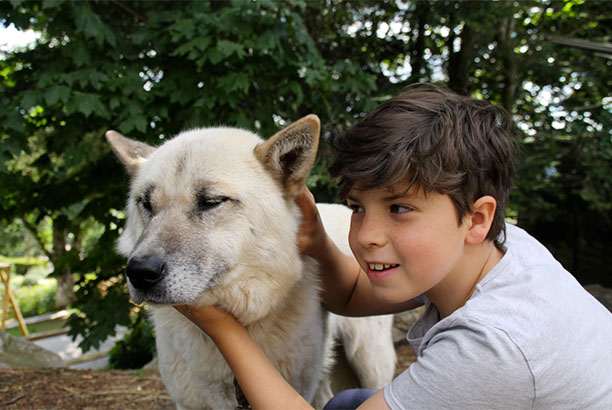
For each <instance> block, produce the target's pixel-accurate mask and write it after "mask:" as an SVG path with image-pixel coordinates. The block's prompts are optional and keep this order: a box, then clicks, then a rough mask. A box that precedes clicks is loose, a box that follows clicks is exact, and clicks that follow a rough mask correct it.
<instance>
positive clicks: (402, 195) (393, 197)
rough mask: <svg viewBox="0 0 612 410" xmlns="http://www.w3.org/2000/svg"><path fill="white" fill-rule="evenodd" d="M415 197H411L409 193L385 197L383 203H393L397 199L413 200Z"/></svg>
mask: <svg viewBox="0 0 612 410" xmlns="http://www.w3.org/2000/svg"><path fill="white" fill-rule="evenodd" d="M413 197H414V195H411V194H410V193H409V192H400V193H397V194H389V195H387V196H384V197H383V201H386V202H391V201H395V200H397V199H406V198H413Z"/></svg>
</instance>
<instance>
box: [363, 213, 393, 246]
mask: <svg viewBox="0 0 612 410" xmlns="http://www.w3.org/2000/svg"><path fill="white" fill-rule="evenodd" d="M356 239H357V242H358V243H359V245H361V246H363V247H364V248H370V247H376V246H377V247H382V246H385V245H386V243H387V235H386V234H385V231H384V228H383V224H382V221H380V220H378V218H375V217H371V216H367V215H364V217H363V219H362V221H361V223H360V224H359V227H358V232H357V238H356Z"/></svg>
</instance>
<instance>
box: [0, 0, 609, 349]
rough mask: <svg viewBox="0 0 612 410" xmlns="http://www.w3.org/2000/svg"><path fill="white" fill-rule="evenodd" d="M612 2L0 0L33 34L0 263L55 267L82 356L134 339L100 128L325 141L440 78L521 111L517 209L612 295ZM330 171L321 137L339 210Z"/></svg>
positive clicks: (13, 70) (25, 59) (9, 149)
mask: <svg viewBox="0 0 612 410" xmlns="http://www.w3.org/2000/svg"><path fill="white" fill-rule="evenodd" d="M610 4H611V3H610V2H608V1H607V0H590V1H581V0H567V1H545V0H530V1H527V0H520V1H519V0H517V1H511V0H498V1H479V2H476V1H452V0H446V1H429V0H422V1H405V2H403V1H402V2H400V1H397V2H396V1H375V2H373V1H363V0H355V1H350V2H347V1H341V0H325V1H300V0H287V1H282V2H277V1H266V0H262V1H257V2H255V1H246V0H233V1H215V2H205V1H197V2H147V1H129V2H128V1H123V0H111V1H89V2H71V1H63V0H45V1H27V2H26V1H18V0H12V1H5V2H1V3H0V22H1V23H2V24H3V25H4V26H8V25H10V24H13V25H14V26H15V27H17V28H18V29H20V30H28V29H32V30H36V31H38V32H40V33H41V35H40V38H39V39H38V40H37V41H36V43H35V44H33V45H32V46H29V47H27V48H25V49H17V50H8V51H5V52H3V53H2V56H1V57H0V172H1V174H0V177H1V181H0V235H2V239H1V240H0V254H4V255H10V256H22V255H26V254H28V255H29V256H35V255H42V256H44V257H45V258H47V259H48V260H49V261H51V262H52V265H53V275H54V276H55V277H56V278H57V283H58V284H57V295H58V297H57V306H58V307H63V306H67V305H69V304H72V306H73V307H75V308H76V313H75V314H74V315H73V316H72V318H71V320H70V326H71V332H72V333H73V334H77V333H81V334H83V335H84V336H85V341H84V343H83V347H84V348H85V349H87V348H88V347H89V346H92V345H97V344H98V343H99V342H100V341H101V340H103V339H104V338H105V337H106V336H107V335H108V334H109V333H112V332H113V328H114V326H115V324H123V325H126V326H129V325H131V326H133V327H134V328H136V329H137V332H138V333H135V335H134V336H133V337H134V340H140V339H141V338H142V337H144V336H143V335H145V336H146V335H147V330H146V329H143V328H142V321H141V320H140V316H138V315H136V316H135V315H134V314H132V317H130V304H129V302H128V295H127V291H126V287H125V279H124V276H123V269H124V263H125V261H124V260H123V258H121V257H119V256H118V255H116V254H115V253H114V252H113V248H114V242H115V239H116V237H117V235H118V233H119V232H120V230H121V227H122V225H123V221H124V214H123V212H122V209H123V205H124V201H125V196H126V190H127V189H126V188H127V184H128V178H127V176H126V174H125V173H124V171H123V169H122V167H121V166H120V165H119V164H118V162H117V161H116V160H115V158H114V157H113V155H112V154H111V151H110V149H109V147H108V146H107V145H106V143H105V140H104V138H103V134H104V132H105V131H106V130H108V129H111V128H112V129H117V130H119V131H120V132H122V133H124V134H126V135H129V136H131V137H132V138H136V139H139V140H142V141H147V142H149V143H152V144H158V143H161V142H162V141H163V140H165V139H166V138H169V137H171V136H173V135H175V134H176V133H178V132H179V131H180V130H182V129H185V128H188V127H193V126H207V125H218V124H226V125H234V126H239V127H244V128H248V129H251V130H254V131H256V132H257V133H259V134H260V135H262V136H268V135H272V134H273V133H274V132H275V131H276V130H278V129H279V127H282V126H283V125H286V124H288V123H290V122H292V121H294V120H296V119H298V118H300V117H301V116H303V115H306V114H308V113H316V114H318V115H319V116H320V117H321V120H322V123H323V134H324V137H326V136H329V135H330V134H333V133H337V132H342V130H344V129H345V128H346V127H347V126H348V125H350V124H352V123H353V122H354V121H355V120H356V119H357V118H359V117H361V116H363V115H364V113H366V112H367V111H369V110H370V109H371V108H373V107H374V106H375V105H376V104H377V103H378V102H379V101H381V100H383V99H385V98H388V97H389V96H391V95H393V94H395V93H397V92H398V91H399V90H401V89H402V88H403V87H404V86H406V85H407V84H409V83H412V82H417V81H433V82H438V83H443V84H446V85H447V86H449V87H451V88H453V89H454V90H456V91H458V92H460V93H463V94H468V95H473V96H477V97H481V98H486V99H488V100H490V101H492V102H494V103H497V104H500V105H503V106H504V107H506V108H507V109H508V110H510V112H511V113H512V114H513V117H514V120H515V123H516V125H517V134H518V137H519V138H520V141H521V145H522V156H521V160H520V163H519V178H518V181H517V187H516V189H515V191H514V192H513V193H512V203H511V207H510V210H509V216H511V217H512V218H514V219H516V220H517V221H518V224H519V225H520V226H523V227H525V228H527V229H528V230H529V231H530V232H532V233H533V234H534V235H535V236H536V237H538V238H539V239H540V240H541V241H543V242H544V243H545V244H546V245H547V246H548V247H549V248H550V249H551V250H552V251H553V253H554V254H555V255H556V256H557V258H558V259H560V260H561V261H562V262H563V263H564V265H565V266H566V267H567V268H568V269H569V270H570V271H572V272H573V273H574V275H575V276H576V277H577V278H578V279H579V280H580V281H581V282H582V283H584V284H586V283H592V282H598V283H601V284H603V285H606V286H612V256H611V253H610V252H609V250H610V249H612V239H611V236H610V233H611V232H612V229H611V228H612V212H611V211H612V200H611V192H612V189H611V186H610V185H611V178H610V175H612V161H611V159H612V131H611V130H612V98H611V97H610V90H611V89H612V59H611V58H612V52H611V51H610V48H611V46H610V42H611V41H610V37H611V34H612V33H611V32H612V8H611V5H610ZM580 41H588V43H581V42H580ZM328 162H329V159H328V153H327V151H326V147H325V144H324V143H323V144H322V147H321V150H320V155H319V158H318V162H317V165H316V167H315V169H314V171H313V174H312V176H311V177H310V178H309V181H308V183H309V185H310V187H311V188H312V189H313V191H314V192H315V194H316V196H317V198H318V199H319V200H321V201H334V200H335V199H336V190H335V187H334V183H333V181H332V180H331V179H330V178H329V176H328V174H327V171H326V166H327V165H328ZM26 238H29V239H27V240H26ZM26 242H28V245H27V246H26V245H25V244H26ZM21 273H24V272H21ZM73 290H75V291H76V292H75V293H73ZM109 307H112V308H109Z"/></svg>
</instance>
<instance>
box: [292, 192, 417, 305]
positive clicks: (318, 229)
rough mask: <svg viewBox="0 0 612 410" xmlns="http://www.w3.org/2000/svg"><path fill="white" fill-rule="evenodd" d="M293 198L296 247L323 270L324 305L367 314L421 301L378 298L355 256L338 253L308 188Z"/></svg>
mask: <svg viewBox="0 0 612 410" xmlns="http://www.w3.org/2000/svg"><path fill="white" fill-rule="evenodd" d="M295 202H296V204H297V205H298V206H299V207H300V210H301V211H302V215H303V220H302V225H301V226H300V232H299V234H298V247H299V249H300V252H302V253H303V254H305V255H309V256H312V257H313V258H315V259H316V260H317V261H318V262H319V265H320V266H321V271H322V272H324V274H322V275H321V281H322V285H323V302H324V304H325V306H326V308H327V309H329V310H330V311H332V312H334V313H337V314H339V315H344V316H368V315H381V314H388V313H397V312H402V311H405V310H410V309H414V308H416V307H418V306H420V305H421V304H420V303H419V302H416V301H414V300H408V301H405V302H403V303H396V304H390V303H384V302H381V301H380V300H378V299H377V298H376V296H375V295H374V293H373V291H372V286H371V284H370V281H369V279H368V277H367V275H366V273H365V272H364V271H363V270H362V269H361V267H360V266H359V263H358V262H357V260H356V259H355V258H354V257H353V256H352V255H351V256H349V255H346V254H344V253H342V252H341V251H340V250H339V249H338V247H337V246H336V245H335V244H334V242H333V241H332V240H331V239H330V237H329V236H328V235H327V233H326V232H325V228H324V227H323V222H322V221H321V217H320V216H319V212H318V211H317V207H316V204H315V200H314V196H313V195H312V193H311V192H310V191H309V190H308V188H306V187H304V190H303V191H302V193H301V194H300V195H299V196H298V197H297V198H296V199H295Z"/></svg>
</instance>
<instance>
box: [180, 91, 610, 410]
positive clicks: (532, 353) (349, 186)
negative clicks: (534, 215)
mask: <svg viewBox="0 0 612 410" xmlns="http://www.w3.org/2000/svg"><path fill="white" fill-rule="evenodd" d="M509 129H510V120H509V119H508V115H507V114H506V113H505V112H504V111H503V110H502V109H500V108H497V107H495V106H492V105H490V104H488V103H485V102H483V101H479V100H475V99H471V98H467V97H461V96H458V95H456V94H454V93H452V92H450V91H447V90H445V89H442V88H438V87H435V86H432V85H417V86H413V87H409V88H408V89H407V90H406V91H404V92H403V93H401V94H400V95H398V96H396V97H394V98H392V99H390V100H388V101H386V102H384V103H382V104H381V105H380V106H378V107H377V108H376V109H374V111H372V112H371V113H370V114H368V115H367V116H366V117H364V118H363V120H361V121H360V122H359V123H357V124H356V125H355V126H354V127H353V128H352V129H350V130H349V131H348V132H347V133H346V134H345V135H343V136H341V137H339V138H337V139H335V140H333V141H332V143H331V145H332V148H333V150H334V152H335V156H336V158H335V162H334V164H333V166H332V169H331V171H332V173H333V174H334V175H336V176H338V177H340V187H341V191H342V194H343V195H346V197H347V202H348V205H349V207H351V208H352V210H353V216H352V220H351V230H350V233H349V242H350V245H351V249H352V251H353V254H354V256H355V259H353V258H350V257H348V256H345V255H343V254H341V253H340V252H339V251H338V249H337V248H336V247H335V246H334V244H333V243H332V242H331V241H330V240H329V238H328V237H327V235H326V234H325V231H324V228H323V227H322V226H321V223H320V221H319V219H318V216H317V213H316V208H315V207H314V199H313V198H312V195H310V194H309V193H308V192H305V193H304V194H303V195H302V196H301V197H300V198H298V201H297V202H298V205H299V206H300V208H301V209H302V212H303V214H304V223H303V226H302V228H301V232H300V237H299V238H298V239H299V244H300V248H301V250H302V251H303V252H304V253H306V254H309V255H311V256H314V257H315V258H316V259H318V260H319V262H320V263H321V264H322V266H323V267H324V269H323V271H325V272H332V273H331V274H329V275H327V276H325V277H323V278H321V279H322V282H323V287H324V295H323V297H324V302H325V304H326V306H327V307H328V308H329V309H330V310H331V311H333V312H335V313H339V314H344V315H371V314H385V313H395V312H400V311H403V310H407V309H412V308H414V307H416V306H419V305H421V304H425V312H424V314H423V316H422V318H420V319H419V320H418V321H417V322H416V323H415V324H414V326H413V327H412V328H411V329H410V330H409V332H408V335H407V338H408V340H409V341H410V343H411V344H412V345H413V346H414V348H415V351H416V353H417V357H418V358H417V361H416V362H415V363H413V364H412V365H411V366H410V367H409V368H408V369H407V370H406V371H404V372H403V373H402V374H401V375H400V376H399V377H398V378H397V379H395V380H394V381H393V382H392V383H391V385H389V386H387V387H386V388H384V389H383V390H380V391H378V392H363V391H351V392H348V393H344V394H340V395H338V396H337V397H335V398H334V399H332V401H330V403H328V407H329V408H355V407H356V406H358V405H360V403H361V401H363V400H365V401H363V403H362V404H361V405H360V407H359V408H360V409H361V408H364V409H368V408H371V409H385V408H393V409H395V408H398V409H399V408H414V409H440V408H470V409H473V408H487V409H498V408H513V409H516V408H534V409H553V408H554V409H561V408H568V409H569V408H572V409H577V408H580V409H586V408H593V409H610V408H612V349H610V342H611V341H612V315H610V313H609V312H608V311H607V310H605V308H604V307H603V306H602V305H600V304H599V303H598V302H597V301H596V300H595V299H594V298H592V297H591V296H590V295H589V294H588V293H587V292H586V291H584V290H583V289H582V287H581V286H580V285H579V284H578V282H576V280H575V279H574V278H573V277H572V276H571V275H570V274H569V273H568V272H567V271H565V270H564V269H563V268H562V267H561V265H560V264H559V263H558V262H556V261H555V260H554V258H553V257H552V256H551V255H550V253H548V251H547V250H546V249H545V248H544V247H543V246H542V245H541V244H539V243H538V242H537V241H536V240H535V239H533V238H532V237H530V236H529V235H528V234H526V233H525V232H524V231H522V230H521V229H519V228H516V227H513V226H509V225H508V226H506V225H505V223H504V220H503V215H504V207H505V205H506V201H507V198H508V192H509V190H510V188H511V185H512V177H513V154H512V151H513V150H512V143H511V137H510V132H509ZM177 309H179V310H180V311H181V312H183V313H184V314H185V315H186V316H187V317H189V318H190V319H191V320H193V321H194V322H195V323H196V324H197V325H198V326H200V327H201V328H202V329H203V330H204V331H205V332H207V333H208V334H209V335H210V336H211V338H212V339H213V340H214V341H215V342H216V343H217V345H218V346H219V349H220V350H221V352H222V353H223V355H224V357H225V358H226V360H227V361H228V363H229V365H230V367H231V368H232V370H233V371H234V374H235V376H236V379H237V380H238V382H239V383H240V385H241V387H242V389H243V391H244V393H245V395H246V397H247V398H248V399H249V402H250V404H251V405H252V407H253V408H284V409H287V408H309V405H308V403H306V402H305V401H304V400H303V399H302V398H301V397H299V395H297V393H296V392H295V391H294V390H293V389H292V388H291V387H290V386H289V385H288V384H287V383H286V382H285V381H284V379H283V378H282V377H281V376H280V375H279V374H278V372H276V370H275V369H274V367H273V366H271V365H270V363H269V362H267V359H266V358H265V356H264V355H263V353H261V351H260V350H259V349H258V347H257V346H256V345H255V344H254V343H253V341H252V340H251V339H250V337H249V336H248V334H247V333H246V331H245V330H244V328H242V326H241V325H240V324H238V323H237V322H236V321H235V320H234V319H233V318H232V317H231V316H230V315H228V314H225V313H224V312H220V311H218V310H216V309H214V308H199V309H195V308H190V307H185V306H180V307H177Z"/></svg>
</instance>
